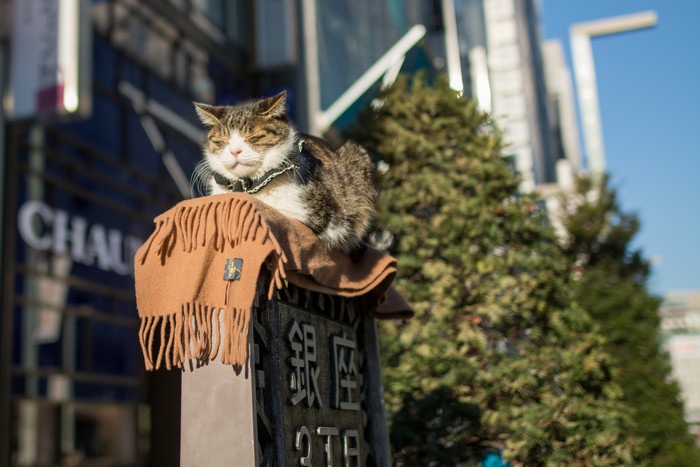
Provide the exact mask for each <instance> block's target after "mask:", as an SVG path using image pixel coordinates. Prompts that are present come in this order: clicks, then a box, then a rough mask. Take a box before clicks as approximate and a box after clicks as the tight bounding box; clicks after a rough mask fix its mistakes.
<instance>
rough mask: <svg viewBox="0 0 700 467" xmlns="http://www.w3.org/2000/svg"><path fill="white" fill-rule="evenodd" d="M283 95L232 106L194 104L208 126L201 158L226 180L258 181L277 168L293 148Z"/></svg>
mask: <svg viewBox="0 0 700 467" xmlns="http://www.w3.org/2000/svg"><path fill="white" fill-rule="evenodd" d="M285 102H286V93H285V92H282V93H281V94H278V95H276V96H274V97H270V98H267V99H260V100H256V101H248V102H244V103H241V104H237V105H234V106H210V105H205V104H197V103H195V108H196V110H197V114H198V115H199V118H200V119H201V120H202V122H203V123H204V124H205V125H207V126H208V127H209V132H208V134H207V139H206V142H205V143H204V159H205V161H206V163H207V164H208V166H209V168H210V169H211V170H213V171H215V172H218V173H219V174H221V175H223V176H224V177H226V178H234V177H235V178H246V177H249V178H257V177H260V176H262V175H263V174H264V173H265V172H267V171H268V170H272V169H274V168H277V167H279V166H280V165H281V164H282V162H283V161H284V159H285V158H286V157H287V156H288V155H289V154H290V152H291V150H292V149H293V148H294V144H295V142H294V140H295V132H294V130H293V129H292V127H291V126H290V125H289V123H288V121H287V113H286V110H285Z"/></svg>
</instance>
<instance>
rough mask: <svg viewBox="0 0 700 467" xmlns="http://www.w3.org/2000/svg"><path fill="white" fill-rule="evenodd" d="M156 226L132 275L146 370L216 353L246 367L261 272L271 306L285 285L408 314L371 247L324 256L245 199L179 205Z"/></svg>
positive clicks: (378, 311)
mask: <svg viewBox="0 0 700 467" xmlns="http://www.w3.org/2000/svg"><path fill="white" fill-rule="evenodd" d="M154 223H155V231H154V232H153V234H151V236H150V237H149V238H148V240H147V241H146V242H145V243H144V244H143V246H141V248H140V249H139V250H138V252H137V253H136V257H135V272H134V273H135V280H136V304H137V307H138V312H139V316H140V317H141V328H140V331H139V338H140V341H141V348H142V351H143V355H144V360H145V365H146V369H147V370H153V369H158V368H160V367H161V366H163V365H165V367H166V368H167V369H171V368H173V367H179V368H181V367H182V365H183V364H184V362H186V361H190V360H192V359H195V360H199V361H207V360H213V359H215V358H216V357H217V355H218V356H219V359H220V361H221V362H222V363H224V364H229V365H242V364H243V363H245V361H246V358H247V350H248V327H249V323H250V316H251V310H252V307H253V302H254V299H255V296H256V293H257V287H258V279H259V275H260V272H261V268H262V267H263V266H265V268H266V269H267V270H268V271H269V274H270V277H271V280H270V284H269V288H268V290H267V297H268V299H272V296H273V293H274V291H275V290H276V289H278V288H282V287H283V286H284V280H288V281H289V282H291V283H293V284H295V285H298V286H300V287H304V288H307V289H309V290H313V291H317V292H323V293H329V294H335V295H342V296H346V297H354V296H361V295H362V296H364V297H365V298H366V300H367V303H368V304H369V307H370V311H371V312H372V313H373V314H374V316H376V317H378V318H402V317H408V316H410V315H411V314H412V311H411V310H410V308H409V307H408V304H407V303H406V302H405V301H403V300H402V299H401V298H400V297H399V296H398V294H396V293H395V292H394V291H393V290H390V285H391V282H392V281H393V279H394V277H395V275H396V260H395V259H394V258H392V257H391V256H388V255H385V254H383V253H381V252H379V251H377V250H374V249H372V248H369V249H368V251H367V252H366V253H365V254H364V255H363V257H362V258H361V259H360V260H359V261H358V262H352V261H351V260H350V259H349V258H348V257H347V256H346V255H345V254H343V253H342V252H340V251H332V252H329V251H327V250H326V249H325V248H324V247H323V245H322V244H321V242H320V241H319V240H318V237H317V236H316V235H315V234H314V233H313V232H312V231H311V230H310V229H309V228H308V227H306V226H305V225H303V224H301V223H300V222H298V221H295V220H293V219H290V218H288V217H286V216H284V215H282V214H281V213H279V212H278V211H276V210H274V209H272V208H270V207H269V206H267V205H265V204H263V203H261V202H260V201H258V200H256V199H255V198H253V197H252V196H250V195H246V194H238V193H236V194H225V195H217V196H208V197H204V198H196V199H192V200H187V201H183V202H181V203H179V204H177V205H176V206H175V207H173V208H172V209H170V210H168V211H166V212H164V213H163V214H161V215H160V216H158V217H156V218H155V220H154ZM387 292H389V293H388V295H387V296H388V297H389V299H387V300H385V299H384V297H385V294H387ZM382 304H384V306H383V307H382V306H380V305H382ZM222 324H223V326H222ZM220 329H223V335H222V332H221V331H220Z"/></svg>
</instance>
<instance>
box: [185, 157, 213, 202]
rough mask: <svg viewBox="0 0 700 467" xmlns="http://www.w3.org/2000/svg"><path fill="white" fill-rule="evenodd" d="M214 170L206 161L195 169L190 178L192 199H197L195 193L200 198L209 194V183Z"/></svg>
mask: <svg viewBox="0 0 700 467" xmlns="http://www.w3.org/2000/svg"><path fill="white" fill-rule="evenodd" d="M212 173H213V171H212V169H211V167H210V166H209V164H208V163H207V162H206V161H204V160H203V161H201V162H200V163H199V164H197V166H196V167H195V169H194V171H193V172H192V176H191V177H190V190H191V195H192V197H195V193H196V194H197V195H200V196H206V195H207V194H208V189H207V182H208V181H209V179H210V178H211V176H212Z"/></svg>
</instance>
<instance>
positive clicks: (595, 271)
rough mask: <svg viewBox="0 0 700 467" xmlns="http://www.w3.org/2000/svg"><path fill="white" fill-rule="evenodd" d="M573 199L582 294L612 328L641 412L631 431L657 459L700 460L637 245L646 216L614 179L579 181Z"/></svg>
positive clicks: (572, 237)
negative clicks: (631, 207) (621, 195)
mask: <svg viewBox="0 0 700 467" xmlns="http://www.w3.org/2000/svg"><path fill="white" fill-rule="evenodd" d="M565 202H567V203H568V204H570V205H572V207H573V208H574V209H572V210H571V214H570V215H569V216H568V217H567V218H565V219H564V222H563V224H564V227H565V229H566V230H567V232H568V235H569V238H568V246H567V251H568V253H569V255H570V257H571V258H572V259H573V260H574V261H575V262H576V271H577V277H578V278H579V280H578V281H577V284H576V288H575V297H576V299H577V301H578V302H579V303H580V304H581V305H582V306H584V307H585V308H586V309H587V310H589V312H590V314H591V316H592V318H593V319H594V320H595V321H596V322H597V323H599V325H600V327H601V328H602V329H605V330H606V336H607V338H608V340H607V346H606V347H607V349H608V351H609V353H610V355H612V356H613V357H614V358H613V365H614V366H615V367H616V368H618V369H619V370H618V375H617V381H618V382H619V385H620V386H621V387H622V389H623V391H624V402H625V403H626V404H627V405H628V406H629V407H630V410H631V412H632V413H633V417H632V419H633V421H634V424H633V426H632V428H631V430H630V432H631V433H632V434H634V435H635V436H637V437H639V438H640V439H641V440H642V448H643V449H644V450H645V451H646V452H647V454H648V455H649V457H650V458H651V461H652V463H653V465H655V466H676V465H678V466H681V465H700V451H699V450H698V449H697V448H695V447H694V445H693V440H692V437H691V435H690V434H689V432H688V426H687V424H686V422H685V420H684V419H683V406H682V404H681V402H680V399H679V389H678V387H677V385H676V384H675V383H674V382H671V381H670V380H669V377H670V372H671V370H670V365H669V362H668V358H667V356H666V355H665V354H664V353H663V352H662V351H661V349H660V336H659V332H658V325H659V315H658V309H659V300H658V299H657V298H656V297H654V296H652V295H651V294H650V293H649V291H648V290H647V281H648V277H649V264H648V263H647V262H646V261H645V260H644V259H643V257H642V254H641V252H640V251H637V250H633V249H632V248H631V246H630V243H631V241H632V240H633V238H634V236H635V235H636V234H637V232H638V230H639V221H638V219H637V218H636V216H634V215H632V214H628V213H624V212H623V211H622V210H621V208H620V206H619V204H618V202H617V195H616V192H615V190H613V189H612V188H610V186H609V182H608V179H607V178H604V179H603V180H601V181H600V182H595V181H594V180H591V179H586V178H582V179H580V180H578V183H577V190H576V192H575V193H574V194H573V195H571V196H569V198H568V199H566V200H565Z"/></svg>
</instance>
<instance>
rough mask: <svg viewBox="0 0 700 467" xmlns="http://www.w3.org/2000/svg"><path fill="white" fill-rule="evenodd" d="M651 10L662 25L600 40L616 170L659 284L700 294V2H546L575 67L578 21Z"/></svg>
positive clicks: (547, 30)
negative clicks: (573, 40) (572, 43)
mask: <svg viewBox="0 0 700 467" xmlns="http://www.w3.org/2000/svg"><path fill="white" fill-rule="evenodd" d="M646 10H654V11H656V13H657V14H658V18H659V19H658V25H657V26H656V27H655V28H653V29H647V30H639V31H633V32H628V33H625V34H620V35H613V36H606V37H599V38H595V39H593V41H592V44H593V55H594V59H595V66H596V73H597V77H598V93H599V94H598V97H599V100H600V111H601V119H602V124H603V137H604V139H605V151H606V158H607V161H606V162H607V169H608V172H609V173H610V175H611V177H612V184H613V186H614V187H615V188H616V189H617V190H618V194H619V201H620V204H621V205H622V208H623V210H625V211H627V212H634V213H636V214H637V215H638V216H639V217H640V220H641V222H642V230H641V232H640V234H639V235H638V236H637V238H636V240H635V244H634V246H635V247H637V248H641V250H642V252H643V254H644V256H645V257H646V258H647V259H652V260H653V261H654V264H655V265H654V268H653V275H652V278H651V281H650V284H649V285H650V287H651V290H652V291H653V292H654V293H657V294H664V293H666V292H669V291H675V290H690V289H699V290H700V27H699V26H698V25H700V0H670V1H669V0H657V1H652V0H614V1H611V0H586V1H581V0H543V1H542V9H541V16H542V28H543V31H542V33H543V36H544V38H545V39H560V40H562V41H563V43H564V47H565V49H566V51H567V56H568V61H569V65H570V66H571V57H570V49H569V27H570V26H571V25H572V24H574V23H578V22H582V21H590V20H595V19H601V18H607V17H612V16H618V15H625V14H630V13H636V12H640V11H646Z"/></svg>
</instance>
